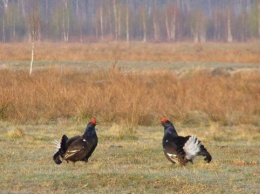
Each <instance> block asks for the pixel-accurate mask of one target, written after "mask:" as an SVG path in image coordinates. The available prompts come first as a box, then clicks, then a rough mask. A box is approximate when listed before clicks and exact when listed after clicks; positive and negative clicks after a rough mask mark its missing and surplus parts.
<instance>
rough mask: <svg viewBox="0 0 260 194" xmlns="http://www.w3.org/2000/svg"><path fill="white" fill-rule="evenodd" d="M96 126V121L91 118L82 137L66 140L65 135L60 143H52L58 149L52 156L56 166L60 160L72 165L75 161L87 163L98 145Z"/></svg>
mask: <svg viewBox="0 0 260 194" xmlns="http://www.w3.org/2000/svg"><path fill="white" fill-rule="evenodd" d="M96 124H97V121H96V119H94V118H92V119H90V121H89V123H88V125H87V127H86V130H85V133H84V134H83V135H82V136H75V137H72V138H68V137H67V136H66V135H63V136H62V138H61V142H60V143H59V142H57V141H56V142H54V143H55V144H56V147H57V148H58V151H57V152H56V153H55V154H54V156H53V160H54V162H55V163H56V164H61V163H62V160H65V161H67V162H69V161H71V162H74V163H75V162H77V161H84V162H88V159H89V157H90V156H91V154H92V153H93V152H94V150H95V148H96V147H97V144H98V137H97V134H96V130H95V126H96ZM60 157H61V158H60ZM61 159H62V160H61Z"/></svg>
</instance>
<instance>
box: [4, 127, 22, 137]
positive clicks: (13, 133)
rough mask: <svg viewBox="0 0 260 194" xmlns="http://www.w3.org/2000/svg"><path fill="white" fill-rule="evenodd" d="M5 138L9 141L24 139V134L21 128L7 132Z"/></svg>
mask: <svg viewBox="0 0 260 194" xmlns="http://www.w3.org/2000/svg"><path fill="white" fill-rule="evenodd" d="M7 137H8V138H10V139H19V138H23V137H25V132H24V131H23V130H22V129H21V128H14V129H11V130H9V131H8V132H7Z"/></svg>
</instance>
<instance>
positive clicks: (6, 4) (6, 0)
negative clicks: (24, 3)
mask: <svg viewBox="0 0 260 194" xmlns="http://www.w3.org/2000/svg"><path fill="white" fill-rule="evenodd" d="M2 1H3V4H4V5H3V8H2V9H3V11H4V17H3V42H5V16H6V11H7V7H8V0H2Z"/></svg>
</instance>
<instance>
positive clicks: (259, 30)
mask: <svg viewBox="0 0 260 194" xmlns="http://www.w3.org/2000/svg"><path fill="white" fill-rule="evenodd" d="M257 14H258V18H257V20H258V36H259V38H260V1H258V3H257Z"/></svg>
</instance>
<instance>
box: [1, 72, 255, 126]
mask: <svg viewBox="0 0 260 194" xmlns="http://www.w3.org/2000/svg"><path fill="white" fill-rule="evenodd" d="M259 74H260V73H259V70H258V69H255V70H250V71H239V72H238V73H235V74H233V75H230V76H226V75H218V76H214V75H212V72H211V71H210V70H207V69H199V70H193V71H190V72H188V73H186V74H182V75H179V76H178V75H177V74H176V72H174V71H164V70H156V71H146V72H145V73H135V74H133V73H126V72H124V71H123V70H119V69H117V68H112V69H110V70H107V71H98V72H91V71H84V70H82V71H76V70H73V69H63V70H60V69H56V68H50V69H43V70H38V71H37V72H35V73H34V74H33V75H32V76H29V75H28V72H27V71H25V70H19V71H13V70H8V69H2V70H0V90H1V93H0V118H1V119H2V120H6V121H12V122H20V123H25V122H36V123H37V122H38V123H42V122H50V121H57V120H59V119H73V120H74V121H80V120H82V119H87V118H89V117H92V116H95V117H97V118H98V119H99V120H101V121H102V122H104V123H111V122H115V123H120V122H123V123H126V125H127V126H130V127H131V126H132V127H134V126H136V125H154V124H156V123H158V120H159V119H160V118H161V117H164V116H166V117H169V118H174V119H175V121H176V122H181V123H185V124H198V125H200V124H202V125H208V124H209V122H210V121H213V122H219V123H221V124H224V125H234V124H235V125H237V124H246V123H251V124H255V125H259V101H260V95H259V93H260V85H259V82H260V76H259Z"/></svg>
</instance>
